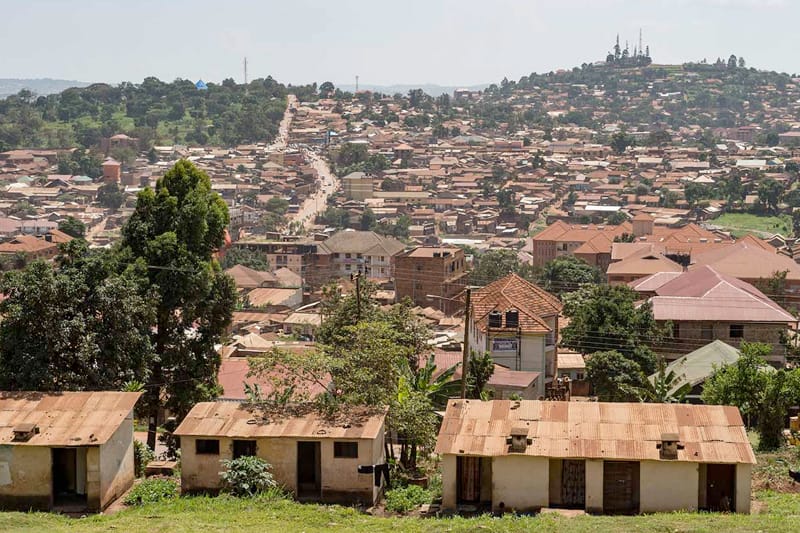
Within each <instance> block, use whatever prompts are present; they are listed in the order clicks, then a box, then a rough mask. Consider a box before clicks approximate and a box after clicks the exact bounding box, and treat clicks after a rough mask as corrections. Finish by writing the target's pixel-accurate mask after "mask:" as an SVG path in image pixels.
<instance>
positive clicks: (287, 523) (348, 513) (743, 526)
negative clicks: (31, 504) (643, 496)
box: [0, 487, 800, 533]
mask: <svg viewBox="0 0 800 533" xmlns="http://www.w3.org/2000/svg"><path fill="white" fill-rule="evenodd" d="M676 490H679V489H678V488H677V487H676ZM758 501H759V507H760V511H761V512H760V513H759V514H752V515H735V514H704V513H667V514H652V515H645V516H632V517H631V516H627V517H623V516H581V517H576V518H564V517H556V516H552V515H540V516H531V517H504V518H491V517H488V516H487V517H481V518H472V519H468V518H440V519H434V518H397V517H394V518H380V517H373V516H369V515H365V514H363V513H359V512H358V511H355V510H353V509H349V508H344V507H337V506H320V505H311V504H299V503H295V502H292V501H262V500H258V499H242V500H237V499H234V498H230V497H219V498H211V497H194V498H180V499H178V500H175V501H172V502H168V503H160V504H153V505H147V506H144V507H141V508H136V509H127V510H124V511H121V512H119V513H117V514H114V515H110V516H91V517H87V518H67V517H63V516H57V515H52V514H45V513H0V531H4V532H12V531H13V532H18V531H24V532H39V531H46V532H48V533H58V532H99V531H125V532H128V531H145V532H153V533H155V532H164V533H188V532H195V531H226V532H228V531H230V532H234V531H245V532H247V531H252V532H259V533H262V532H270V531H279V532H284V533H288V532H293V531H306V532H315V531H319V532H322V531H332V530H335V531H356V532H361V531H363V532H370V533H380V532H396V531H404V532H405V531H411V532H423V531H442V532H445V531H447V532H468V531H469V532H472V531H543V532H554V533H555V532H558V533H570V532H586V533H595V532H597V531H602V532H603V533H617V532H619V533H622V532H626V533H627V532H629V531H660V532H667V531H669V532H674V531H681V532H684V531H708V532H715V533H721V532H723V531H724V532H731V531H764V532H767V531H776V532H781V533H786V532H789V531H797V527H798V524H800V494H778V493H773V492H769V491H765V492H761V493H759V494H758Z"/></svg>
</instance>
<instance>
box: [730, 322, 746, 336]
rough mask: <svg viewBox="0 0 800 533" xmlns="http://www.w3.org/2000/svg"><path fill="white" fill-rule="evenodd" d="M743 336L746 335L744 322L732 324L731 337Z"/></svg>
mask: <svg viewBox="0 0 800 533" xmlns="http://www.w3.org/2000/svg"><path fill="white" fill-rule="evenodd" d="M742 337H744V325H743V324H731V331H730V338H731V339H741V338H742Z"/></svg>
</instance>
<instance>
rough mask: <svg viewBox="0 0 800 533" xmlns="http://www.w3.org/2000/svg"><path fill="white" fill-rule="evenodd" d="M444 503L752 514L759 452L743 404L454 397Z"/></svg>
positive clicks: (442, 435)
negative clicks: (749, 436) (741, 411)
mask: <svg viewBox="0 0 800 533" xmlns="http://www.w3.org/2000/svg"><path fill="white" fill-rule="evenodd" d="M436 453H438V454H440V455H441V456H442V484H443V489H442V490H443V496H442V507H443V509H445V510H450V511H455V510H458V509H459V508H462V509H463V508H471V509H475V508H478V509H481V508H483V509H487V510H488V509H492V510H494V511H500V512H503V511H508V512H511V511H517V512H530V511H538V510H540V509H541V508H543V507H561V508H569V509H585V510H586V511H589V512H596V513H625V514H636V513H649V512H660V511H677V510H687V511H692V510H698V509H703V510H710V511H724V510H731V511H736V512H739V513H748V512H749V511H750V484H751V473H752V467H753V465H754V464H755V462H756V460H755V456H754V454H753V450H752V448H751V446H750V442H749V441H748V439H747V433H746V432H745V429H744V424H743V423H742V418H741V416H740V415H739V411H738V409H737V408H735V407H724V406H706V405H685V404H639V403H637V404H632V403H601V402H541V401H525V400H523V401H511V400H494V401H490V402H481V401H478V400H450V402H449V403H448V405H447V411H446V413H445V416H444V421H443V422H442V428H441V431H440V432H439V437H438V440H437V443H436Z"/></svg>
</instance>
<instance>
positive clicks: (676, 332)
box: [672, 322, 681, 339]
mask: <svg viewBox="0 0 800 533" xmlns="http://www.w3.org/2000/svg"><path fill="white" fill-rule="evenodd" d="M680 336H681V325H680V324H679V323H678V322H673V323H672V337H673V338H674V339H678V338H680Z"/></svg>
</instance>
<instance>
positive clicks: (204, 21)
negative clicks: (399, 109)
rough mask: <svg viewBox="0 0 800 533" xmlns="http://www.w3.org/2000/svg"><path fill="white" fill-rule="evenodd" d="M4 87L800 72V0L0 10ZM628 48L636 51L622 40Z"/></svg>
mask: <svg viewBox="0 0 800 533" xmlns="http://www.w3.org/2000/svg"><path fill="white" fill-rule="evenodd" d="M0 13H2V15H1V16H0V19H1V20H2V30H0V78H34V77H37V78H38V77H50V78H65V79H73V80H82V81H109V82H119V81H123V80H130V81H141V80H142V78H144V77H145V76H150V75H153V76H157V77H159V78H161V79H164V80H172V79H174V78H176V77H182V78H189V79H192V80H195V79H198V78H203V79H205V80H207V81H220V80H222V79H223V78H226V77H234V78H236V79H237V80H239V81H240V80H241V79H242V76H243V75H242V58H243V57H244V56H247V58H248V62H249V77H250V78H251V79H252V78H256V77H264V76H267V75H272V76H273V77H274V78H276V79H277V80H279V81H282V82H286V83H307V82H312V81H317V82H322V81H325V80H331V81H333V82H334V83H353V80H354V77H355V75H356V74H358V75H359V76H360V80H361V83H364V84H401V83H402V84H407V83H409V84H413V83H419V84H422V83H438V84H442V85H467V84H475V83H488V82H496V81H499V80H500V79H502V78H503V77H504V76H508V77H509V78H510V79H518V78H519V77H520V76H522V75H525V74H529V73H531V72H547V71H549V70H555V69H558V68H570V67H573V66H576V65H580V64H581V63H583V62H591V61H596V60H601V59H604V58H605V55H606V53H607V52H608V51H609V50H610V49H611V47H612V46H613V41H614V38H615V35H616V34H617V33H618V32H619V33H620V35H621V39H622V41H623V43H624V40H625V39H626V38H627V39H629V40H630V41H631V48H632V47H633V44H634V41H636V40H637V39H638V31H639V28H640V27H641V28H642V30H643V32H644V40H645V43H646V44H649V45H650V50H651V55H652V56H653V58H654V60H655V61H656V62H661V63H672V62H683V61H687V60H698V59H702V58H703V57H706V58H708V59H709V60H710V61H712V60H715V59H716V58H717V56H724V57H727V56H729V55H730V54H731V53H735V54H737V55H742V56H744V57H745V59H746V60H747V63H748V65H749V66H756V67H759V68H768V69H774V70H779V71H784V72H789V73H793V72H800V56H798V54H797V50H798V48H800V36H798V32H797V23H798V20H800V0H547V1H544V0H541V1H540V0H400V1H392V2H389V1H385V0H325V1H312V0H289V1H275V0H260V1H258V0H250V1H248V0H103V1H101V0H0ZM623 46H624V44H623Z"/></svg>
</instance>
